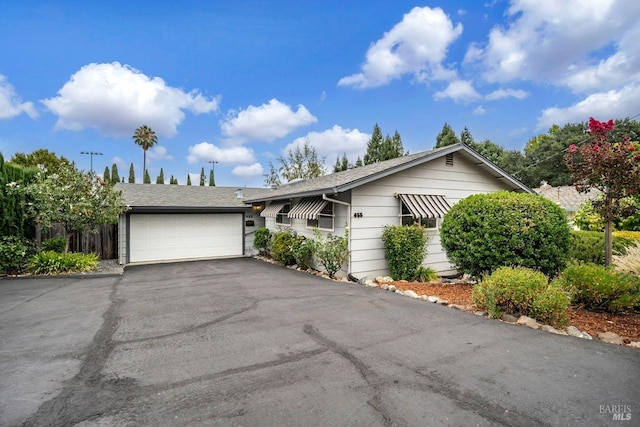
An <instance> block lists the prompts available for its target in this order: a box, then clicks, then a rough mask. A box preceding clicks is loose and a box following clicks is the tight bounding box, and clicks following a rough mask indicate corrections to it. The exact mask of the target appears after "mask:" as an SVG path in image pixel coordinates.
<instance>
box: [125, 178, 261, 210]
mask: <svg viewBox="0 0 640 427" xmlns="http://www.w3.org/2000/svg"><path fill="white" fill-rule="evenodd" d="M116 190H122V196H123V199H124V201H125V203H126V204H127V205H128V206H129V207H130V208H131V209H133V210H140V209H144V210H163V211H167V210H199V209H200V210H206V209H229V208H234V209H235V208H247V205H246V203H245V201H246V200H247V198H249V197H258V196H259V195H260V194H263V193H268V192H269V189H268V188H246V187H243V188H241V187H208V186H204V187H202V186H196V185H166V184H164V185H163V184H125V183H118V184H116ZM239 191H241V195H242V197H238V192H239Z"/></svg>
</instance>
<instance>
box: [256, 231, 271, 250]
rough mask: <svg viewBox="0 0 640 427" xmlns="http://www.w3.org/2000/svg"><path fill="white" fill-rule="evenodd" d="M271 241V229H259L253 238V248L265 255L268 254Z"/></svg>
mask: <svg viewBox="0 0 640 427" xmlns="http://www.w3.org/2000/svg"><path fill="white" fill-rule="evenodd" d="M270 239H271V231H269V229H268V228H266V227H262V228H259V229H257V230H256V234H255V235H254V236H253V247H254V248H256V249H257V250H258V251H259V252H260V253H261V254H263V255H264V254H266V253H267V248H268V247H269V240H270Z"/></svg>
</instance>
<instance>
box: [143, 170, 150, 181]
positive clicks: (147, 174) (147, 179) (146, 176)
mask: <svg viewBox="0 0 640 427" xmlns="http://www.w3.org/2000/svg"><path fill="white" fill-rule="evenodd" d="M142 183H143V184H151V178H150V177H149V171H148V170H145V171H144V178H143V180H142Z"/></svg>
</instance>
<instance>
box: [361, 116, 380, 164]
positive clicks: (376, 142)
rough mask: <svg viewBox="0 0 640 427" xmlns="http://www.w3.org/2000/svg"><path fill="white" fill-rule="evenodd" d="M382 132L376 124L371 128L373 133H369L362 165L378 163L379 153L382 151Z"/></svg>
mask: <svg viewBox="0 0 640 427" xmlns="http://www.w3.org/2000/svg"><path fill="white" fill-rule="evenodd" d="M382 143H383V139H382V131H381V130H380V126H378V124H377V123H376V124H375V125H374V126H373V132H372V133H371V139H369V142H368V143H367V152H366V153H365V155H364V164H365V165H370V164H371V163H376V162H378V161H380V151H381V149H382Z"/></svg>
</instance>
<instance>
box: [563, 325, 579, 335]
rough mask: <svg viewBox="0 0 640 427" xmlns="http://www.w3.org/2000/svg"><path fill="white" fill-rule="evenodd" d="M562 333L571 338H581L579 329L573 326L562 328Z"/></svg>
mask: <svg viewBox="0 0 640 427" xmlns="http://www.w3.org/2000/svg"><path fill="white" fill-rule="evenodd" d="M564 331H565V332H566V333H567V335H569V336H571V337H578V338H582V332H580V329H578V328H576V327H575V326H573V325H571V326H567V327H566V328H564Z"/></svg>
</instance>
